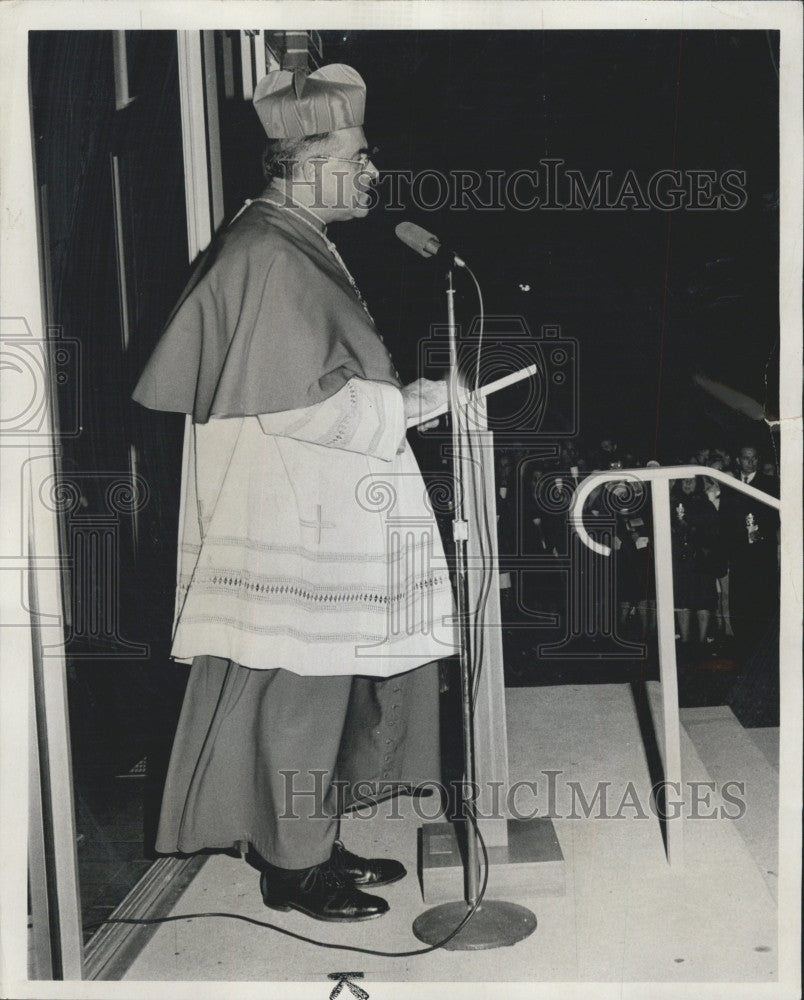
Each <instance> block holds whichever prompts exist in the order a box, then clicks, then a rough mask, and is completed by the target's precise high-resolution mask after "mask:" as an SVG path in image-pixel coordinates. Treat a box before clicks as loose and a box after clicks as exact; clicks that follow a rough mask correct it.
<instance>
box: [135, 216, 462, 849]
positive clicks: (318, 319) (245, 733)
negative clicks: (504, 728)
mask: <svg viewBox="0 0 804 1000" xmlns="http://www.w3.org/2000/svg"><path fill="white" fill-rule="evenodd" d="M322 235H323V233H322V232H316V231H315V229H314V228H311V226H310V224H309V223H308V222H304V221H301V220H300V219H299V218H298V217H297V216H296V215H295V214H294V212H293V211H290V210H287V209H284V208H276V207H274V206H273V205H271V204H268V203H266V202H262V201H255V202H253V203H251V204H250V205H249V206H248V207H247V208H246V209H245V211H244V212H243V213H242V214H241V215H240V216H239V217H238V218H237V219H236V221H235V222H234V223H233V224H232V225H231V226H230V227H229V228H228V229H227V230H226V231H224V233H223V234H222V235H221V236H220V237H219V238H218V239H217V240H216V242H215V243H214V244H213V246H212V247H211V249H210V250H209V251H208V252H207V254H206V256H205V258H204V259H203V260H202V262H201V264H200V266H199V268H198V269H197V272H196V274H195V275H194V277H193V279H192V281H191V283H190V286H189V288H188V290H187V292H185V295H184V297H183V299H182V300H181V301H180V303H179V306H178V307H177V309H176V310H175V311H174V314H173V316H172V318H171V321H170V322H169V324H168V327H167V329H166V331H165V333H164V334H163V337H162V339H161V340H160V342H159V344H158V345H157V348H156V350H155V351H154V354H153V356H152V358H151V360H150V361H149V363H148V366H147V367H146V369H145V371H144V373H143V375H142V378H141V379H140V382H139V384H138V386H137V389H136V391H135V394H134V398H135V399H136V400H137V401H138V402H140V403H142V404H143V405H145V406H147V407H150V408H154V409H160V410H170V411H175V412H183V413H186V414H188V421H187V428H186V433H185V449H184V460H183V472H182V498H181V518H180V532H179V560H178V563H179V569H178V580H177V588H176V607H175V619H174V634H173V647H172V655H173V656H174V657H175V658H176V659H177V660H181V661H184V662H191V661H192V663H193V669H192V671H191V675H190V680H189V683H188V689H187V693H186V695H185V701H184V706H183V708H182V714H181V719H180V722H179V727H178V730H177V734H176V739H175V742H174V749H173V754H172V757H171V764H170V769H169V773H168V779H167V782H166V788H165V794H164V798H163V807H162V817H161V822H160V828H159V834H158V838H157V849H158V850H160V851H162V852H166V853H169V852H174V851H182V852H192V851H196V850H199V849H201V848H210V847H224V848H226V847H231V846H232V845H233V844H236V843H238V842H240V843H242V842H248V843H250V844H251V845H252V847H253V849H254V850H255V851H256V852H257V853H258V854H259V855H261V856H262V858H263V859H264V860H267V861H269V862H271V863H273V864H276V865H279V866H282V867H288V868H301V867H306V866H308V865H312V864H317V863H319V862H320V861H323V860H325V859H326V857H328V856H329V850H330V847H331V841H332V839H333V837H334V824H335V820H334V818H333V816H334V814H335V813H337V812H338V810H339V809H340V808H344V807H348V806H349V805H351V804H353V803H354V802H355V801H356V800H360V799H363V798H370V797H371V796H372V795H374V794H379V795H382V786H385V787H386V788H387V787H390V784H393V783H399V782H404V783H410V784H413V785H416V784H419V783H420V782H422V781H433V780H437V779H438V777H439V765H438V686H437V674H436V664H435V662H434V661H437V660H438V659H440V658H443V657H445V656H450V655H452V654H453V653H454V652H455V645H454V627H453V624H452V622H451V616H452V612H453V607H452V594H451V586H450V581H449V575H448V572H447V567H446V561H445V558H444V553H443V549H442V546H441V540H440V537H439V534H438V529H437V526H436V522H435V519H434V517H433V514H432V510H431V508H430V503H429V499H428V496H427V491H426V487H425V485H424V482H423V480H422V477H421V473H420V471H419V468H418V465H417V463H416V460H415V457H414V456H413V454H412V452H411V450H410V448H409V447H408V445H407V442H406V439H405V430H406V423H405V414H404V407H403V400H402V394H401V392H400V388H399V383H398V381H397V378H396V376H395V374H394V370H393V365H392V363H391V360H390V357H389V355H388V352H387V350H386V349H385V347H384V346H383V344H382V342H381V340H380V338H379V337H378V335H377V332H376V330H375V328H374V325H373V323H372V321H371V319H370V317H369V316H368V314H367V312H366V311H365V309H364V307H363V305H362V303H361V301H360V299H359V297H358V295H357V293H356V290H355V288H354V287H353V285H352V284H351V283H350V281H349V279H348V276H347V274H346V273H345V272H344V270H343V268H342V267H341V265H340V264H339V262H338V260H337V259H336V258H335V257H334V256H333V254H332V253H331V251H330V250H329V249H328V248H327V245H326V243H325V241H324V239H323V238H322ZM425 664H427V665H428V666H423V665H425ZM322 772H323V774H322ZM289 774H290V775H291V776H289ZM294 774H295V776H294ZM335 778H337V779H338V782H337V783H336V784H335V785H333V780H334V779H335ZM358 785H359V787H358ZM378 786H379V788H378ZM377 788H378V790H377V791H370V790H371V789H377ZM310 791H315V792H316V795H315V796H313V795H307V794H305V793H307V792H310ZM297 793H298V794H297ZM321 799H323V800H324V803H325V808H324V810H323V811H324V812H325V813H326V814H327V815H326V816H325V817H322V816H321V815H320V812H321V801H320V800H321ZM316 810H317V812H316ZM291 816H299V817H300V819H299V821H298V822H296V823H293V822H291V821H290V817H291ZM281 818H284V819H285V822H284V823H283V822H282V821H281Z"/></svg>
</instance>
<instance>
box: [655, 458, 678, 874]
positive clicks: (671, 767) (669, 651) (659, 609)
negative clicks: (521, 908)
mask: <svg viewBox="0 0 804 1000" xmlns="http://www.w3.org/2000/svg"><path fill="white" fill-rule="evenodd" d="M651 492H652V497H653V531H654V545H655V558H654V565H655V572H656V622H657V628H658V633H659V681H660V683H661V685H662V727H663V737H664V754H663V759H664V781H665V785H664V790H665V795H664V813H665V817H666V818H665V824H666V825H665V829H666V832H667V860H668V862H669V863H670V864H671V865H674V864H681V863H682V862H683V847H684V841H683V826H682V823H683V822H684V819H683V810H682V809H680V808H679V809H678V810H677V811H675V812H674V811H673V810H671V809H670V808H668V799H670V797H671V796H673V795H675V796H676V799H677V800H678V801H681V796H682V787H681V723H680V719H679V713H678V674H677V665H676V627H675V620H674V605H675V602H674V600H673V561H672V559H671V557H670V553H671V551H672V550H671V537H670V482H669V480H668V479H667V478H661V479H658V478H657V479H654V480H653V483H652V490H651ZM660 801H661V800H659V802H660ZM658 804H659V803H658V802H657V805H658Z"/></svg>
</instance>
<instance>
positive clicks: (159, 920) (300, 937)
mask: <svg viewBox="0 0 804 1000" xmlns="http://www.w3.org/2000/svg"><path fill="white" fill-rule="evenodd" d="M466 815H467V817H468V819H469V821H470V822H471V824H472V826H473V827H474V831H475V834H476V835H477V839H478V841H479V843H480V848H481V850H482V852H483V883H482V885H481V887H480V891H479V893H478V897H477V900H476V901H475V902H474V903H472V904H471V906H470V907H469V909H468V910H467V912H466V915H465V916H464V917H463V918H462V919H461V921H460V923H459V924H458V925H457V927H455V929H454V930H452V931H450V932H449V934H447V935H446V936H445V937H443V938H442V939H441V940H440V941H437V942H436V943H435V944H430V945H427V946H426V947H425V948H412V949H410V950H409V951H384V950H383V949H381V948H361V947H359V946H358V945H352V944H339V943H337V942H334V941H319V940H317V939H316V938H311V937H307V935H305V934H298V933H296V931H291V930H288V929H287V928H286V927H280V926H278V924H272V923H269V922H268V921H267V920H257V919H256V918H255V917H246V916H244V915H243V914H241V913H227V912H226V911H218V910H209V911H205V912H202V913H176V914H173V915H171V916H167V917H110V918H109V919H108V920H99V921H98V923H97V924H89V925H87V926H85V927H84V930H94V929H96V928H100V927H104V926H106V925H107V924H131V925H135V926H145V927H149V926H154V925H158V924H171V923H175V922H176V921H179V920H200V919H202V918H208V917H225V918H227V919H230V920H240V921H242V922H243V923H245V924H253V925H254V926H255V927H264V928H266V929H267V930H271V931H277V933H279V934H284V935H285V937H289V938H293V939H294V940H295V941H302V942H304V943H305V944H314V945H316V947H318V948H328V949H330V950H333V951H352V952H356V953H357V954H359V955H377V956H379V957H380V958H413V957H415V956H417V955H428V954H429V953H430V952H431V951H437V950H438V949H439V948H443V947H444V945H445V944H447V943H448V942H449V941H451V940H452V939H453V938H454V937H455V935H456V934H458V933H459V932H460V931H461V929H462V928H463V927H464V926H465V925H466V924H467V923H468V922H469V920H471V918H472V917H473V916H474V915H475V913H476V912H477V909H478V907H479V906H480V904H481V903H482V902H483V897H484V896H485V894H486V887H487V886H488V881H489V854H488V849H487V848H486V843H485V841H484V840H483V835H482V834H481V832H480V829H479V828H478V825H477V820H476V819H475V816H474V814H473V812H472V809H471V807H470V808H469V809H468V810H467V812H466Z"/></svg>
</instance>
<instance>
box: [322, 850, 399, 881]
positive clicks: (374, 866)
mask: <svg viewBox="0 0 804 1000" xmlns="http://www.w3.org/2000/svg"><path fill="white" fill-rule="evenodd" d="M330 863H331V865H332V867H333V869H334V870H335V871H336V872H337V873H338V874H339V875H340V876H341V877H342V878H344V879H345V880H346V881H347V882H348V883H349V884H350V885H370V886H375V885H390V884H391V883H392V882H398V881H399V880H400V879H401V878H404V877H405V876H406V875H407V869H406V868H405V866H404V865H403V864H401V863H400V862H399V861H394V860H392V859H391V858H360V857H358V856H357V855H356V854H352V852H351V851H347V850H346V848H345V847H344V846H343V844H342V843H341V842H340V840H336V841H335V843H334V844H333V846H332V857H331V858H330Z"/></svg>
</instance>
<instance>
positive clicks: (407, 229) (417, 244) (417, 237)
mask: <svg viewBox="0 0 804 1000" xmlns="http://www.w3.org/2000/svg"><path fill="white" fill-rule="evenodd" d="M394 231H395V232H396V235H397V236H398V237H399V239H400V240H402V242H403V243H404V244H405V246H409V247H410V249H411V250H415V251H416V253H418V254H421V256H422V257H434V256H435V255H436V254H437V253H439V252H440V251H441V250H443V249H444V248H443V247H442V246H441V240H439V238H438V237H437V236H436V235H434V234H433V233H428V232H427V230H426V229H422V227H421V226H417V225H416V224H415V223H413V222H400V223H399V225H398V226H397V227H396V229H395V230H394ZM446 252H447V253H449V254H451V255H452V258H453V260H454V261H455V263H456V265H457V266H458V267H465V266H466V265H465V263H464V262H463V261H462V260H461V258H460V257H459V256H458V255H457V254H456V253H455V252H454V251H452V250H447V251H446Z"/></svg>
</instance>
